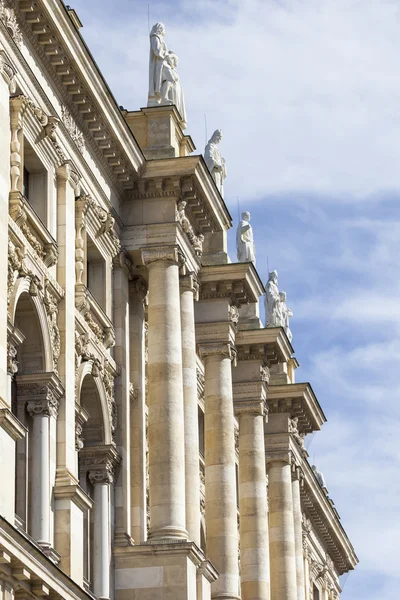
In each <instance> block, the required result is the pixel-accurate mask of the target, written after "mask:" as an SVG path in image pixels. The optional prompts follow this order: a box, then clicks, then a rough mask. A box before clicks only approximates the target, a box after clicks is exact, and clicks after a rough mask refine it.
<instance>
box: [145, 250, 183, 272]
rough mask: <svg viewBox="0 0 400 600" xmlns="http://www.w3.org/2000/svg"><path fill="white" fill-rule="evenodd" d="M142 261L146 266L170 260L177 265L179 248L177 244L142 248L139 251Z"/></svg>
mask: <svg viewBox="0 0 400 600" xmlns="http://www.w3.org/2000/svg"><path fill="white" fill-rule="evenodd" d="M141 253H142V261H143V264H144V265H145V266H146V267H149V265H151V264H153V263H155V262H159V261H165V262H172V263H175V264H177V265H179V263H180V260H179V249H178V247H177V246H155V247H151V248H144V249H142V251H141Z"/></svg>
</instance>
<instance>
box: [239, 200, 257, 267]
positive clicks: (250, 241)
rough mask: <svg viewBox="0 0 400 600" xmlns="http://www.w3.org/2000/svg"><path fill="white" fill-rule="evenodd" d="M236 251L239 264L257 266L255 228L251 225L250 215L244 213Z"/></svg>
mask: <svg viewBox="0 0 400 600" xmlns="http://www.w3.org/2000/svg"><path fill="white" fill-rule="evenodd" d="M236 249H237V259H238V261H239V262H252V263H253V265H254V266H256V252H255V246H254V238H253V228H252V226H251V225H250V213H249V212H243V213H242V220H241V221H240V223H239V225H238V228H237V231H236Z"/></svg>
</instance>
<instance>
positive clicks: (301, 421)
mask: <svg viewBox="0 0 400 600" xmlns="http://www.w3.org/2000/svg"><path fill="white" fill-rule="evenodd" d="M268 406H269V412H270V414H273V413H283V412H285V413H290V415H291V417H298V428H299V432H300V433H305V434H307V433H311V432H312V431H318V430H319V429H321V426H322V425H323V424H324V423H325V422H326V417H325V415H324V413H323V411H322V408H321V406H320V405H319V402H318V400H317V398H316V396H315V394H314V392H313V390H312V387H311V386H310V384H309V383H289V384H284V385H270V386H269V387H268Z"/></svg>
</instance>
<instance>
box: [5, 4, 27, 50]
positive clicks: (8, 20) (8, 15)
mask: <svg viewBox="0 0 400 600" xmlns="http://www.w3.org/2000/svg"><path fill="white" fill-rule="evenodd" d="M8 4H12V3H10V2H9V1H8V2H6V1H5V0H0V20H1V21H2V22H3V24H4V26H5V28H6V29H7V31H8V32H9V33H10V35H11V37H12V39H13V40H14V42H15V43H16V45H17V46H18V47H20V46H21V44H22V33H21V30H20V28H19V25H18V22H17V17H16V16H15V11H14V9H13V8H11V6H8Z"/></svg>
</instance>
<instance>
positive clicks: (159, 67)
mask: <svg viewBox="0 0 400 600" xmlns="http://www.w3.org/2000/svg"><path fill="white" fill-rule="evenodd" d="M164 36H165V26H164V25H163V23H156V24H155V25H153V28H152V30H151V31H150V61H149V98H148V101H147V106H157V105H158V104H160V101H161V95H162V75H163V74H162V71H163V63H164V59H165V57H166V56H167V54H168V48H167V45H166V43H165V41H164Z"/></svg>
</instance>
